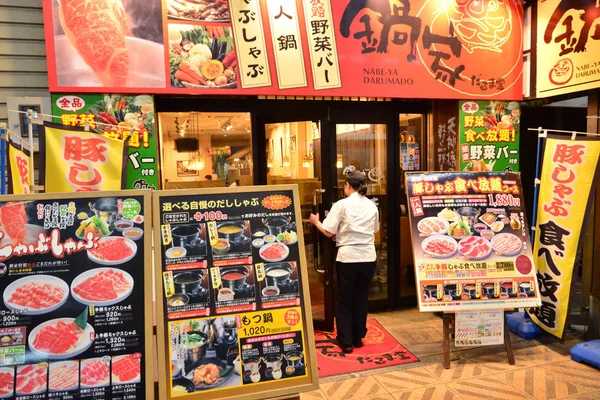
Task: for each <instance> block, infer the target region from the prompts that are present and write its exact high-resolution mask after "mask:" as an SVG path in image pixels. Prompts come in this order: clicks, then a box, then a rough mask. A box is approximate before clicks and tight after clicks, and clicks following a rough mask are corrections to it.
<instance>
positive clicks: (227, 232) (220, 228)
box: [217, 222, 246, 242]
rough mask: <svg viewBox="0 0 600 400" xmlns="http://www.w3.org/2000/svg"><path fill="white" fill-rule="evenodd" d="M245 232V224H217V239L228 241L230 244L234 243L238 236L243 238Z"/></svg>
mask: <svg viewBox="0 0 600 400" xmlns="http://www.w3.org/2000/svg"><path fill="white" fill-rule="evenodd" d="M245 230H246V223H245V222H222V223H220V224H217V233H218V234H219V237H222V238H225V239H228V240H229V241H230V242H232V241H235V239H237V238H239V237H240V236H244V233H245Z"/></svg>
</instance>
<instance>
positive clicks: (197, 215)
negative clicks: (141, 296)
mask: <svg viewBox="0 0 600 400" xmlns="http://www.w3.org/2000/svg"><path fill="white" fill-rule="evenodd" d="M188 192H189V193H186V194H182V193H181V192H180V191H179V192H178V191H173V192H156V194H155V199H156V201H155V203H154V204H155V205H156V207H157V209H156V210H155V217H156V218H159V219H158V223H157V224H156V235H157V236H156V237H159V238H160V245H159V246H156V259H157V260H160V263H157V264H158V265H157V270H156V276H159V277H162V282H160V280H159V282H157V286H156V287H157V298H159V300H158V307H157V309H158V310H159V311H160V312H159V315H158V319H157V328H158V331H157V332H158V334H157V337H158V343H159V355H161V354H163V355H164V356H162V357H160V356H159V359H160V361H159V362H160V365H161V368H159V370H161V371H164V372H165V374H164V375H163V376H160V391H161V398H165V399H171V398H177V397H179V396H182V395H185V394H190V393H193V394H194V395H195V396H196V397H198V398H202V399H218V398H224V397H232V396H240V395H245V396H247V398H249V399H250V398H252V399H254V398H255V399H259V398H264V391H266V390H269V391H272V390H277V389H282V390H283V389H288V390H289V389H290V388H295V389H297V391H296V393H299V392H300V391H304V390H312V388H314V385H315V384H316V380H317V379H318V378H317V370H316V364H315V359H314V351H315V348H314V336H313V332H312V320H311V317H310V314H308V316H307V311H306V310H307V309H310V298H309V294H308V293H309V292H308V281H307V279H308V275H307V270H306V261H305V259H304V254H305V251H304V242H303V233H302V225H301V222H300V221H301V220H300V211H299V202H298V194H297V189H296V187H295V186H269V187H268V189H266V188H261V187H255V188H227V189H203V190H195V191H188ZM210 349H214V350H210ZM163 350H164V351H163ZM193 353H201V354H204V355H203V356H202V357H192V356H191V355H190V354H193ZM171 372H172V373H171ZM193 398H195V397H193Z"/></svg>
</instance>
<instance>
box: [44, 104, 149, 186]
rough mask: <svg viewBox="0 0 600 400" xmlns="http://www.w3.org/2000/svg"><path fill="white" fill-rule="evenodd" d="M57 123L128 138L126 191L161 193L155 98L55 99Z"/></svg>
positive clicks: (53, 111) (53, 113)
mask: <svg viewBox="0 0 600 400" xmlns="http://www.w3.org/2000/svg"><path fill="white" fill-rule="evenodd" d="M52 115H54V116H56V117H60V119H59V118H56V119H57V120H58V121H55V122H58V123H62V124H64V125H69V126H82V127H84V126H86V125H88V126H89V128H90V131H95V132H98V133H101V134H103V135H105V136H108V137H111V138H117V139H125V138H127V137H128V136H129V135H131V138H130V139H129V157H128V160H127V189H158V157H157V145H156V143H157V138H156V124H155V119H154V98H153V97H152V96H150V95H140V96H129V95H118V94H112V95H106V94H76V95H63V94H53V95H52Z"/></svg>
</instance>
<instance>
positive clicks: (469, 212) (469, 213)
mask: <svg viewBox="0 0 600 400" xmlns="http://www.w3.org/2000/svg"><path fill="white" fill-rule="evenodd" d="M456 212H457V213H458V215H460V217H461V218H462V219H463V221H465V222H466V223H467V224H468V225H469V226H473V225H475V224H476V223H477V217H479V214H481V210H479V209H477V208H475V207H460V208H459V209H458V210H456Z"/></svg>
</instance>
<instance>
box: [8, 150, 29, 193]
mask: <svg viewBox="0 0 600 400" xmlns="http://www.w3.org/2000/svg"><path fill="white" fill-rule="evenodd" d="M6 153H7V155H8V157H7V158H8V164H7V165H8V193H9V194H29V193H30V192H31V182H30V172H31V169H30V168H31V159H30V152H29V151H28V150H25V149H20V148H19V147H17V146H16V145H15V143H13V142H12V141H11V140H10V139H9V140H7V141H6Z"/></svg>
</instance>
